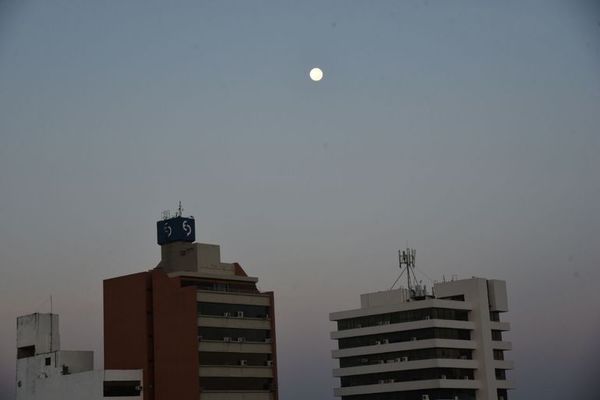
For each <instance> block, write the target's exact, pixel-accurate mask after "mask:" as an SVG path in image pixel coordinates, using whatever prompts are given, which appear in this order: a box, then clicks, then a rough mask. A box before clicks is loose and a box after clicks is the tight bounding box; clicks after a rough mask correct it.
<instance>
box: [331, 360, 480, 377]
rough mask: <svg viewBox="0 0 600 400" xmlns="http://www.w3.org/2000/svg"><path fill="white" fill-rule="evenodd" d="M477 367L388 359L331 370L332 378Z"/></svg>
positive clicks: (473, 366) (455, 362) (464, 363)
mask: <svg viewBox="0 0 600 400" xmlns="http://www.w3.org/2000/svg"><path fill="white" fill-rule="evenodd" d="M478 366H479V364H478V362H477V361H476V360H461V359H447V358H443V359H441V358H435V359H431V360H414V361H410V360H409V361H401V360H395V359H390V360H386V361H385V362H383V363H381V364H371V365H362V366H359V367H348V368H337V369H334V370H333V376H334V377H340V376H349V375H364V374H375V373H383V372H393V371H407V370H414V369H424V368H462V369H477V368H478Z"/></svg>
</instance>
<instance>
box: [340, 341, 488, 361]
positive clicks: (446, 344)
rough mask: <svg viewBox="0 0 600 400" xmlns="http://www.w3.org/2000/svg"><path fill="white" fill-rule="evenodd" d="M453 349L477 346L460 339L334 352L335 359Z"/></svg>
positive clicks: (354, 348)
mask: <svg viewBox="0 0 600 400" xmlns="http://www.w3.org/2000/svg"><path fill="white" fill-rule="evenodd" d="M435 347H438V348H451V349H471V350H474V349H475V348H477V344H476V343H475V341H472V340H458V339H423V340H415V341H408V342H396V343H388V344H378V345H373V346H363V347H351V348H348V349H340V350H333V351H332V352H331V355H332V357H333V358H342V357H353V356H363V355H368V354H379V353H391V352H396V351H406V350H418V349H429V348H435Z"/></svg>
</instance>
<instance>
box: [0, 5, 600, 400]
mask: <svg viewBox="0 0 600 400" xmlns="http://www.w3.org/2000/svg"><path fill="white" fill-rule="evenodd" d="M315 66H319V67H321V68H322V69H323V71H324V74H325V76H324V79H323V80H322V81H320V82H319V83H315V82H312V81H310V79H309V78H308V71H309V70H310V69H311V68H312V67H315ZM599 126H600V5H599V4H598V2H596V1H592V0H568V1H567V0H518V1H517V0H506V1H502V2H499V1H491V0H477V1H474V0H473V1H466V0H455V1H452V2H450V1H434V0H419V1H416V0H415V1H402V2H399V1H385V0H380V1H377V2H367V1H349V0H343V1H342V0H339V1H338V0H336V1H326V2H323V1H313V0H304V1H293V2H292V1H277V2H275V1H273V2H267V1H236V2H232V1H173V2H161V1H149V0H145V1H141V0H139V1H138V0H128V1H78V2H70V1H61V0H56V1H52V2H48V1H42V0H31V1H26V2H25V1H16V0H15V1H7V0H0V268H1V271H2V277H1V279H0V399H12V398H13V396H14V376H15V354H16V350H15V325H16V323H15V319H16V317H17V316H18V315H22V314H28V313H32V312H47V311H49V309H50V308H49V307H50V302H49V298H50V296H52V299H53V310H54V311H55V312H57V313H59V314H60V319H61V342H62V345H63V348H64V349H81V350H87V349H91V350H94V351H95V352H96V361H95V364H96V367H97V368H102V366H103V365H102V350H103V349H102V280H103V279H106V278H110V277H115V276H119V275H124V274H128V273H134V272H139V271H144V270H148V269H151V268H153V267H154V266H155V265H156V264H157V263H158V260H159V257H160V251H159V247H158V246H157V245H156V238H155V222H156V220H157V219H159V218H160V214H161V211H162V210H164V209H174V208H175V207H176V206H177V202H178V201H180V200H181V201H182V202H183V206H184V209H185V212H184V213H185V214H191V215H193V216H194V217H195V218H196V237H197V240H198V241H200V242H207V243H217V244H220V245H221V254H222V258H223V261H225V262H239V263H241V264H242V265H243V266H244V269H245V270H246V271H247V272H248V273H249V274H250V275H254V276H258V277H259V278H260V282H259V287H260V289H262V290H273V291H275V296H276V297H275V299H276V307H277V315H276V318H277V321H278V327H277V332H278V338H277V339H278V359H279V366H278V368H279V377H280V382H279V386H280V396H281V397H280V398H281V399H283V400H305V399H309V398H310V399H322V400H332V399H333V387H334V386H336V385H337V382H336V381H335V380H334V379H333V378H332V374H331V369H332V368H333V367H334V366H335V363H334V362H333V361H332V360H331V358H330V351H331V350H332V349H334V348H335V345H336V343H335V342H334V341H332V340H330V339H329V332H330V331H332V330H334V329H335V326H334V325H333V324H332V323H331V322H329V320H328V314H329V312H333V311H339V310H343V309H349V308H355V307H358V306H359V295H360V294H361V293H365V292H371V291H377V290H385V289H388V288H389V287H390V286H391V284H392V283H393V281H394V280H395V279H396V277H397V276H398V273H399V270H398V267H397V250H398V249H399V248H403V247H405V246H406V244H407V243H408V245H409V246H410V247H414V248H416V250H417V270H420V271H422V274H423V276H426V277H428V278H427V279H433V280H442V279H443V277H444V276H445V277H446V278H448V277H452V276H453V275H456V276H457V277H459V278H468V277H471V276H479V277H486V278H495V279H503V280H506V281H507V284H508V294H509V301H510V311H509V312H508V313H507V314H506V315H503V318H504V319H505V320H507V321H510V322H511V324H512V331H511V332H509V333H508V334H507V335H506V337H507V339H508V340H511V341H512V342H513V348H514V350H513V351H512V352H510V353H509V355H508V357H507V358H509V359H513V360H514V361H515V364H516V369H515V370H514V371H512V372H510V373H509V377H510V378H511V379H513V380H514V382H515V384H516V387H517V389H516V390H515V391H513V392H512V394H511V398H512V399H515V400H528V399H536V398H537V399H542V398H543V399H549V400H550V399H563V398H593V397H594V396H595V394H596V393H597V389H596V381H597V376H598V373H599V372H600V361H599V360H600V347H599V346H598V342H597V340H598V337H599V335H600V312H599V308H598V307H599V305H600V290H599V289H600V268H598V267H599V266H600V246H599V245H598V244H599V243H600V173H599V171H600V134H599V133H600V131H599V128H598V127H599ZM423 279H424V283H425V284H428V285H430V284H431V282H429V281H428V280H427V279H426V278H423ZM592 393H594V394H592Z"/></svg>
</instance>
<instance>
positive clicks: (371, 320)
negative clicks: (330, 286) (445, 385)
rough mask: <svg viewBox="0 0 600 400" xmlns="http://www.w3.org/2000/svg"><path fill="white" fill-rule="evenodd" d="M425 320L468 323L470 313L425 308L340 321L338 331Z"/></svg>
mask: <svg viewBox="0 0 600 400" xmlns="http://www.w3.org/2000/svg"><path fill="white" fill-rule="evenodd" d="M423 319H447V320H454V321H468V320H469V311H467V310H455V309H449V308H424V309H419V310H410V311H399V312H393V313H387V314H378V315H369V316H366V317H358V318H350V319H342V320H339V321H338V330H340V331H343V330H346V329H355V328H364V327H367V326H376V325H385V324H397V323H402V322H411V321H420V320H423Z"/></svg>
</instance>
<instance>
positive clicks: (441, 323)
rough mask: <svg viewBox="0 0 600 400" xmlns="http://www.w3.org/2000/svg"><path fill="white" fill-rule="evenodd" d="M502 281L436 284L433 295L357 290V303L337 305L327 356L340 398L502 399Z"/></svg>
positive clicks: (505, 366)
mask: <svg viewBox="0 0 600 400" xmlns="http://www.w3.org/2000/svg"><path fill="white" fill-rule="evenodd" d="M505 311H508V301H507V294H506V283H505V282H504V281H499V280H486V279H481V278H472V279H464V280H457V281H452V282H444V283H437V284H435V285H434V287H433V295H431V296H429V295H424V293H421V295H420V296H414V295H412V296H409V291H408V290H407V289H398V290H389V291H384V292H376V293H368V294H364V295H361V307H360V308H358V309H353V310H348V311H340V312H334V313H331V314H330V320H331V321H336V322H337V330H336V331H334V332H332V333H331V338H332V339H334V340H337V342H338V350H334V351H333V352H332V355H333V357H334V358H335V359H338V360H339V366H340V368H338V369H335V370H334V371H333V374H334V376H335V377H339V378H340V383H341V385H340V387H338V388H336V389H334V393H335V395H336V396H338V397H341V398H342V400H387V399H394V400H441V399H444V400H445V399H450V400H507V399H508V397H507V390H508V389H511V388H512V385H511V382H510V381H508V380H507V379H506V371H507V370H509V369H512V368H513V363H512V361H507V360H505V357H504V353H505V351H507V350H510V349H511V343H510V342H507V341H504V340H503V338H502V333H503V332H504V331H508V330H509V329H510V325H509V324H508V323H507V322H501V321H500V314H501V313H503V312H505Z"/></svg>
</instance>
